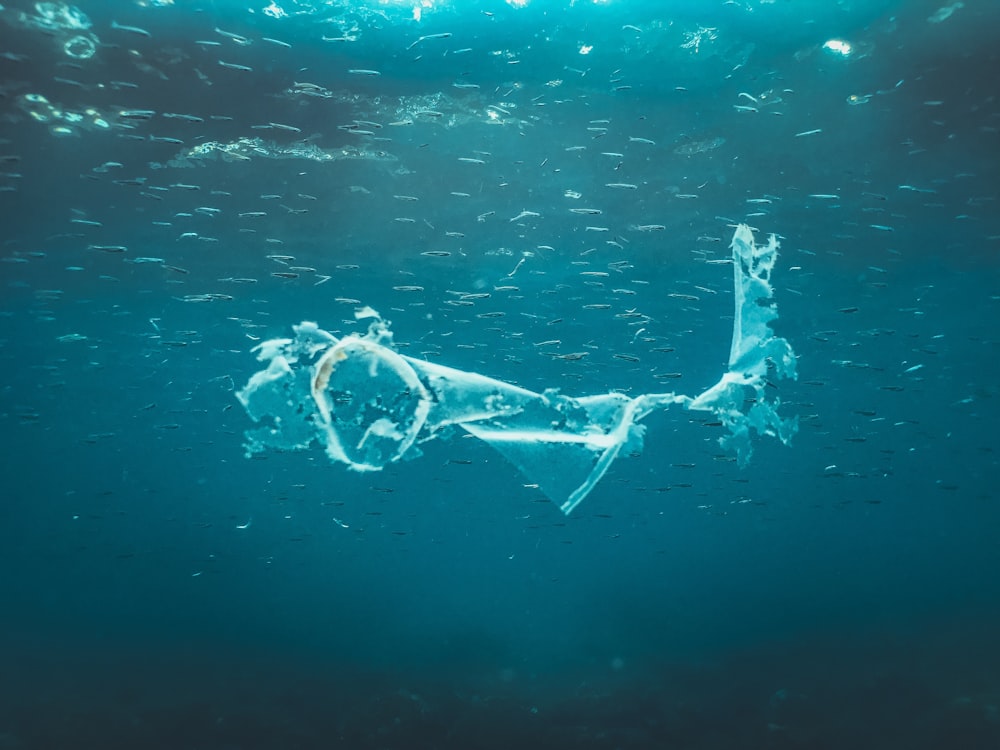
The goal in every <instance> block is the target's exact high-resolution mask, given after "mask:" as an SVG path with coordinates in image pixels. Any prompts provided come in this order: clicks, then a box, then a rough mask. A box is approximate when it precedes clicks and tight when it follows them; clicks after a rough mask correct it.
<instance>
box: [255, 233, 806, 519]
mask: <svg viewBox="0 0 1000 750" xmlns="http://www.w3.org/2000/svg"><path fill="white" fill-rule="evenodd" d="M777 248H778V242H777V240H776V238H775V237H774V236H773V235H772V236H771V237H770V239H769V240H768V242H767V244H766V245H764V246H762V247H757V245H756V244H755V243H754V238H753V233H752V232H751V230H750V228H749V227H747V226H746V225H740V226H739V227H737V229H736V232H735V234H734V235H733V242H732V251H733V284H734V297H735V304H736V309H735V316H734V323H733V339H732V345H731V347H730V355H729V366H728V369H727V371H726V372H725V373H724V374H723V375H722V377H721V378H720V380H719V382H718V383H716V384H715V385H714V386H712V387H711V388H709V389H708V390H706V391H704V392H703V393H701V394H700V395H698V396H694V397H691V396H685V395H677V394H674V393H651V394H645V395H642V396H637V397H631V398H630V397H628V396H625V395H624V394H621V393H608V394H604V395H596V396H584V397H579V398H573V397H570V396H566V395H563V394H561V393H559V392H558V391H557V390H555V389H550V390H547V391H545V392H544V393H535V392H533V391H529V390H526V389H524V388H520V387H518V386H515V385H512V384H509V383H504V382H503V381H500V380H495V379H493V378H489V377H486V376H484V375H480V374H478V373H470V372H464V371H462V370H456V369H453V368H450V367H445V366H443V365H438V364H435V363H431V362H426V361H423V360H419V359H414V358H412V357H407V356H405V355H402V354H399V353H398V352H397V351H396V350H395V348H394V347H393V343H392V334H391V332H390V331H389V327H388V324H387V323H386V322H385V321H383V320H382V319H381V318H380V317H379V316H378V314H377V313H376V312H375V311H374V310H372V309H371V308H363V309H362V310H359V312H358V314H357V317H358V319H371V320H372V322H371V324H370V325H369V329H368V332H367V333H366V334H364V335H360V336H359V335H349V336H345V337H343V338H341V339H337V338H336V337H334V336H333V335H332V334H329V333H327V332H326V331H323V330H321V329H320V328H319V327H318V326H317V325H316V324H315V323H309V322H303V323H300V324H299V325H297V326H295V327H294V332H295V337H294V338H291V339H273V340H271V341H265V342H263V343H261V344H259V345H258V346H257V347H256V348H255V351H256V353H257V357H258V359H259V360H260V361H262V362H267V363H268V364H267V367H266V368H265V369H263V370H261V371H259V372H257V373H255V374H254V375H253V376H252V377H251V378H250V381H249V382H248V383H247V385H246V387H245V388H243V389H242V390H241V391H239V392H238V393H237V394H236V395H237V398H238V399H239V400H240V402H241V403H242V404H243V406H244V407H245V408H246V410H247V413H248V414H249V415H250V417H251V418H252V419H253V420H254V421H255V422H260V423H261V426H260V427H257V428H256V429H252V430H249V431H248V432H247V433H246V437H247V443H246V449H247V455H248V456H250V455H252V454H254V453H260V452H263V451H265V450H267V449H270V448H277V449H284V450H305V449H308V448H311V447H312V446H314V445H319V446H321V447H323V448H324V449H325V450H326V453H327V455H328V456H329V457H330V459H331V460H333V461H336V462H338V463H343V464H346V465H347V466H348V467H349V468H351V469H354V470H357V471H377V470H379V469H382V468H383V467H385V466H386V465H388V464H390V463H392V462H394V461H398V460H399V459H401V458H404V457H412V456H414V455H417V454H419V449H418V447H417V446H418V444H419V443H422V442H425V441H427V440H431V439H433V438H435V437H438V436H441V435H444V434H445V433H446V432H447V428H449V427H453V426H454V427H459V428H461V429H463V430H465V431H466V432H468V433H470V434H471V435H473V436H475V437H477V438H479V439H481V440H483V441H485V442H486V443H488V444H489V445H490V446H491V447H493V448H494V449H496V450H497V451H498V452H499V453H501V454H502V455H503V456H504V457H506V458H507V459H508V460H509V461H510V462H511V463H513V464H514V465H515V466H517V467H518V469H519V470H520V471H521V472H522V473H524V474H525V475H526V476H527V477H528V478H529V479H530V481H531V482H533V483H535V484H537V485H538V486H539V488H540V489H541V490H542V491H543V492H544V493H545V494H546V496H547V497H549V498H550V499H551V500H552V501H553V502H555V503H556V504H557V505H558V506H559V507H560V509H561V510H562V511H563V512H564V513H567V514H568V513H570V512H571V511H572V510H573V509H574V508H575V507H576V506H577V505H578V504H579V503H580V502H581V501H582V500H583V499H584V498H585V497H586V496H587V495H588V494H589V493H590V491H591V490H592V489H593V488H594V486H595V485H596V484H597V482H598V481H600V479H601V477H603V476H604V474H605V472H606V471H607V469H608V467H609V466H610V465H611V463H612V462H613V461H614V460H615V458H617V457H618V455H619V453H620V452H621V450H622V449H623V448H627V449H628V450H630V451H638V450H640V449H641V447H642V438H643V430H644V428H643V427H642V425H639V424H638V422H639V420H641V419H642V418H643V417H645V416H646V415H647V414H649V413H651V412H653V411H656V410H658V409H666V408H669V407H670V406H673V405H679V406H682V407H683V408H686V409H692V410H701V411H710V412H713V413H714V414H715V415H716V416H717V417H718V419H719V420H720V421H721V422H722V423H723V424H724V425H725V426H726V427H727V428H728V431H729V434H728V435H727V436H725V437H723V438H722V439H721V443H722V444H723V446H724V447H727V448H730V449H732V450H734V451H735V452H736V455H737V457H738V459H739V461H740V463H741V464H745V463H746V461H747V460H749V458H750V455H751V453H752V442H751V438H752V434H751V433H752V432H756V433H757V434H759V435H771V436H774V437H777V438H778V439H780V440H781V441H782V442H783V443H786V444H787V443H788V442H789V441H790V440H791V437H792V435H794V434H795V431H796V429H797V423H796V420H795V419H794V418H792V419H783V418H781V417H780V416H779V415H778V413H777V409H778V407H779V405H780V401H779V399H778V398H777V397H774V398H773V399H771V398H769V396H770V393H769V392H768V391H766V386H767V384H768V382H769V380H774V379H778V378H786V377H788V378H794V377H795V376H796V374H795V353H794V351H792V347H791V345H790V344H789V343H788V342H787V341H786V340H785V339H783V338H780V337H777V336H775V335H774V332H773V331H772V330H771V327H770V323H771V322H772V321H773V320H774V319H776V318H777V316H778V313H777V309H776V306H775V304H774V302H773V301H771V297H772V293H773V290H772V287H771V284H770V276H771V271H772V269H773V268H774V263H775V260H776V258H777Z"/></svg>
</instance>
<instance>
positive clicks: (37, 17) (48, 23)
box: [15, 3, 99, 60]
mask: <svg viewBox="0 0 1000 750" xmlns="http://www.w3.org/2000/svg"><path fill="white" fill-rule="evenodd" d="M34 11H35V12H34V13H31V12H27V11H23V12H21V13H20V14H19V15H18V16H17V17H16V21H15V23H17V24H20V25H21V26H23V27H25V28H29V29H36V30H38V31H45V32H47V33H49V34H51V35H53V36H54V37H55V39H56V42H57V43H58V44H60V45H61V46H62V51H63V52H64V53H65V54H66V55H67V56H69V57H72V58H73V59H74V60H89V59H90V58H91V57H93V56H94V54H95V53H96V52H97V45H98V44H99V40H98V38H97V37H96V36H94V34H92V33H91V32H90V31H88V29H90V27H91V25H92V24H91V22H90V19H89V18H88V17H87V14H86V13H84V12H83V11H82V10H80V9H79V8H77V7H75V6H73V5H67V4H66V3H35V6H34Z"/></svg>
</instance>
